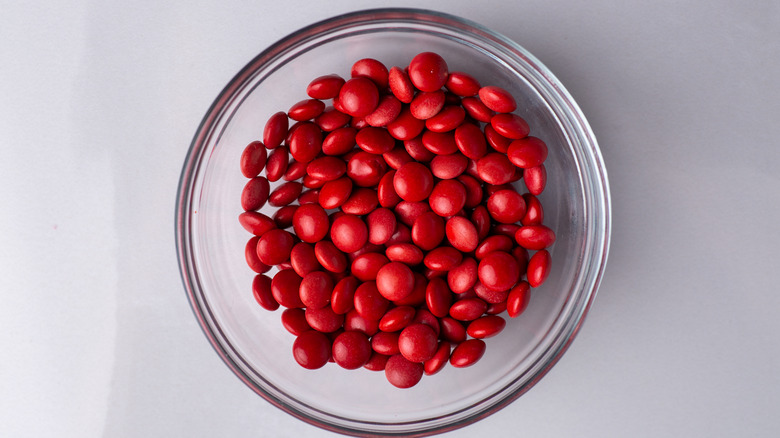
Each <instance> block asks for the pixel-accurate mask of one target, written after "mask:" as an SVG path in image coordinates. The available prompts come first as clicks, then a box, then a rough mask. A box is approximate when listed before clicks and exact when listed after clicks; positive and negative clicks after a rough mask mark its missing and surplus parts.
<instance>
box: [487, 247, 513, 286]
mask: <svg viewBox="0 0 780 438" xmlns="http://www.w3.org/2000/svg"><path fill="white" fill-rule="evenodd" d="M478 275H479V281H480V282H482V284H483V285H485V286H486V287H487V288H488V289H491V290H494V291H504V290H509V289H510V288H511V287H512V286H514V285H515V283H517V280H518V279H519V278H520V267H519V266H518V265H517V260H515V258H514V257H512V255H510V254H509V253H506V252H503V251H494V252H491V253H490V254H488V255H486V256H485V257H484V258H483V259H482V260H481V261H480V262H479V270H478Z"/></svg>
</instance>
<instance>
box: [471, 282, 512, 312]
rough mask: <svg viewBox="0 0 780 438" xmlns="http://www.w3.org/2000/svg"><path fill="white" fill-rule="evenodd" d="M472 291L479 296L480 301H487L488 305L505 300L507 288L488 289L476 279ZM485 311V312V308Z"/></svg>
mask: <svg viewBox="0 0 780 438" xmlns="http://www.w3.org/2000/svg"><path fill="white" fill-rule="evenodd" d="M474 293H475V294H476V295H477V297H479V298H481V299H482V301H484V302H486V303H488V307H490V305H492V304H499V303H503V302H505V301H506V298H507V295H509V289H501V290H494V289H488V288H487V287H486V286H485V285H484V284H482V282H480V281H477V282H476V283H475V284H474ZM485 312H487V310H486V311H485Z"/></svg>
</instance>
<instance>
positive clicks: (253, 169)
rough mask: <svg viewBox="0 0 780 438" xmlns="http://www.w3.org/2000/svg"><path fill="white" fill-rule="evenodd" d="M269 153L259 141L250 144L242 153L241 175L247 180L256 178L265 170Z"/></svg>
mask: <svg viewBox="0 0 780 438" xmlns="http://www.w3.org/2000/svg"><path fill="white" fill-rule="evenodd" d="M267 159H268V151H267V149H266V148H265V145H264V144H263V143H261V142H259V141H253V142H251V143H249V144H248V145H247V146H246V148H244V152H242V153H241V162H240V168H241V173H242V174H243V175H244V176H245V177H247V178H254V177H256V176H257V175H259V174H260V172H262V171H263V169H264V168H265V162H266V160H267Z"/></svg>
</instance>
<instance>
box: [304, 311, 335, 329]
mask: <svg viewBox="0 0 780 438" xmlns="http://www.w3.org/2000/svg"><path fill="white" fill-rule="evenodd" d="M305 316H306V322H308V323H309V325H310V326H311V328H313V329H314V330H317V331H318V332H322V333H335V332H337V331H338V330H339V329H341V327H342V326H343V325H344V315H342V314H338V313H336V312H334V311H333V309H332V308H331V307H330V306H324V307H320V308H318V309H315V308H312V307H309V308H307V309H306V312H305Z"/></svg>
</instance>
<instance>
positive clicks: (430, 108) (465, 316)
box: [238, 52, 555, 388]
mask: <svg viewBox="0 0 780 438" xmlns="http://www.w3.org/2000/svg"><path fill="white" fill-rule="evenodd" d="M348 73H349V79H347V80H345V79H344V78H343V77H342V76H339V75H336V74H329V75H324V76H319V77H317V78H315V79H313V80H312V81H311V82H310V83H309V84H308V86H307V87H306V90H305V92H306V95H307V96H300V97H298V99H302V100H298V101H297V102H295V101H293V104H292V105H291V106H290V107H289V108H288V110H287V111H286V112H284V111H278V112H276V113H274V114H273V115H271V116H270V117H269V118H268V120H267V122H266V123H265V126H264V129H263V132H262V139H258V140H254V141H249V142H248V143H247V144H246V146H245V147H244V148H243V150H242V152H241V155H240V157H238V161H239V170H240V172H241V174H242V175H243V176H244V177H246V178H248V180H247V182H246V184H245V185H244V188H243V190H242V191H241V195H240V203H241V208H242V210H243V212H242V213H240V214H239V215H238V219H239V223H240V225H241V226H242V227H243V228H244V229H245V230H246V231H247V232H248V233H250V234H251V238H250V239H249V240H248V242H247V244H246V245H245V247H244V257H245V260H246V263H247V265H248V267H249V269H251V271H253V272H255V273H256V274H255V275H254V279H253V281H252V294H253V296H254V299H255V301H256V302H257V304H258V305H259V306H260V307H262V308H263V309H266V310H268V311H274V310H276V309H278V308H279V307H283V308H285V310H284V311H283V312H282V315H281V322H282V325H283V326H284V327H285V329H286V330H287V331H289V332H290V333H292V334H293V335H295V336H296V338H295V339H294V341H293V342H292V353H293V359H294V360H295V361H296V362H297V363H298V364H299V365H301V366H302V367H304V368H307V369H317V368H320V367H323V366H325V365H326V364H327V362H329V361H331V362H335V363H336V364H337V365H339V366H340V367H342V368H345V369H350V370H351V369H356V368H361V367H365V368H366V369H368V370H372V371H382V370H384V372H385V377H386V379H387V380H388V382H389V383H390V384H392V385H394V386H396V387H398V388H409V387H411V386H414V385H416V384H417V383H418V382H419V381H420V379H421V378H422V376H423V374H426V375H433V374H436V373H437V372H439V371H440V370H441V369H442V368H443V367H444V366H445V365H446V364H447V362H449V363H450V364H451V365H452V366H453V367H456V368H462V367H466V366H471V365H473V364H475V363H476V362H477V361H479V359H480V358H481V357H482V355H483V354H484V353H485V350H486V347H487V344H486V343H485V341H483V339H487V338H491V337H493V336H497V335H500V333H501V332H502V331H503V330H504V329H505V327H506V325H507V322H506V321H507V320H506V319H505V317H503V314H504V313H506V314H507V315H508V316H509V317H510V318H516V317H518V316H520V315H521V314H522V313H523V312H524V311H525V310H526V309H527V308H528V307H529V303H530V297H531V290H532V289H533V288H535V287H538V286H540V285H542V284H543V283H544V282H545V281H546V279H547V278H548V277H549V275H550V269H551V258H550V253H549V252H548V250H547V248H549V247H550V246H551V245H553V244H554V243H555V232H554V231H553V230H552V229H551V228H549V227H548V226H547V225H545V224H544V211H543V208H542V203H541V200H540V198H538V196H539V195H540V194H541V193H542V192H543V190H544V188H545V186H546V183H547V169H546V167H545V164H546V161H547V156H548V148H547V145H546V144H545V143H544V142H543V141H542V140H541V139H539V138H536V137H529V136H528V134H529V132H530V127H529V126H528V123H527V122H526V121H525V120H524V119H523V118H522V117H520V116H519V115H517V114H514V113H513V112H514V111H515V110H517V101H516V100H515V98H514V97H513V96H512V95H511V94H510V93H509V91H508V90H506V89H504V88H501V87H498V86H494V85H490V84H488V85H486V86H482V85H481V84H480V81H479V80H478V79H477V78H476V77H473V76H471V75H469V74H468V73H464V72H459V71H458V72H449V67H448V66H447V63H446V62H445V60H444V59H443V58H442V57H441V56H440V55H438V54H435V53H432V52H424V53H420V54H418V55H417V56H415V57H414V58H413V59H412V60H411V61H410V62H409V65H408V68H406V69H404V68H403V67H398V66H392V67H391V68H389V69H388V68H387V67H386V66H385V65H384V64H383V63H382V62H381V61H379V60H376V59H372V58H364V59H360V60H358V61H356V62H355V63H354V64H353V65H352V66H351V69H350V70H349V72H348ZM328 99H332V106H327V105H326V102H325V101H327V100H328ZM289 120H293V121H294V122H295V123H294V124H293V125H292V126H290V125H289V123H290V122H289ZM283 144H284V145H283ZM268 149H271V150H272V151H271V152H270V153H269V152H268ZM291 157H292V160H291V159H290V158H291ZM282 178H283V181H282V182H281V184H280V183H276V182H277V181H279V180H280V179H282ZM521 180H522V181H521ZM271 183H275V184H274V185H273V189H272V188H271ZM523 186H524V188H525V189H527V191H524V190H522V189H523ZM269 206H270V207H269ZM260 209H263V211H264V213H260V212H259V211H258V210H260ZM266 209H270V211H266ZM269 216H271V217H269ZM272 266H275V267H277V269H279V271H278V272H276V274H275V275H274V276H273V277H271V276H270V275H268V274H265V273H267V272H269V271H270V270H271V267H272ZM271 272H273V271H271ZM453 347H454V349H453Z"/></svg>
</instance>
